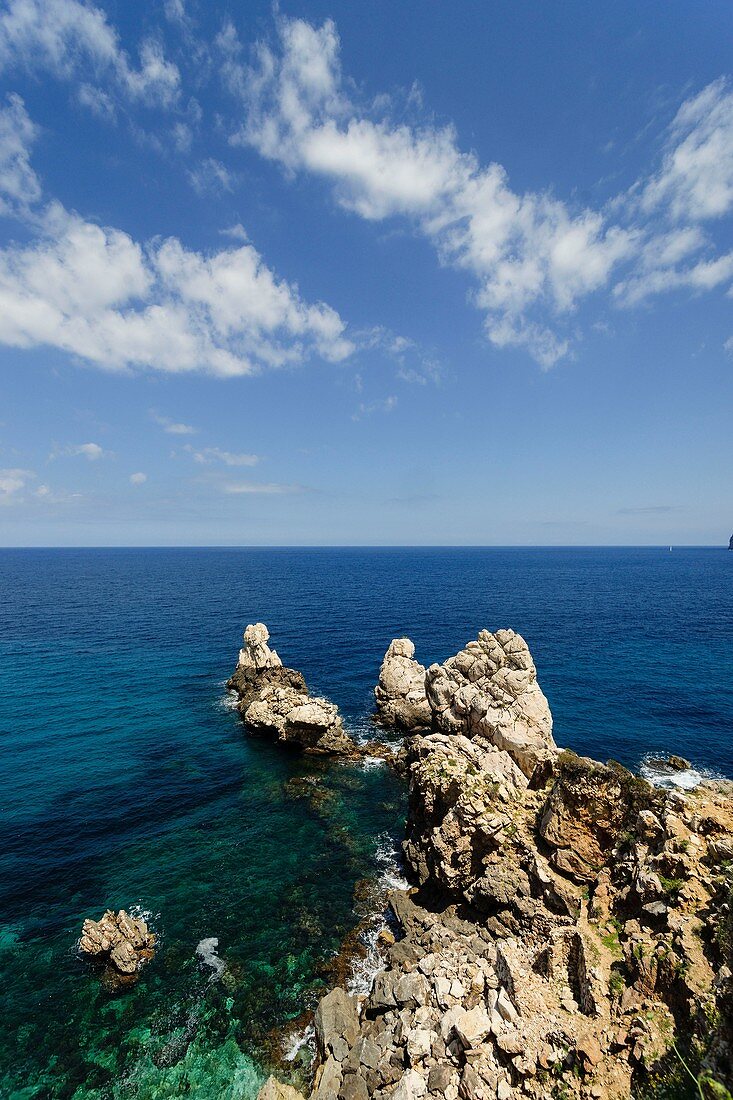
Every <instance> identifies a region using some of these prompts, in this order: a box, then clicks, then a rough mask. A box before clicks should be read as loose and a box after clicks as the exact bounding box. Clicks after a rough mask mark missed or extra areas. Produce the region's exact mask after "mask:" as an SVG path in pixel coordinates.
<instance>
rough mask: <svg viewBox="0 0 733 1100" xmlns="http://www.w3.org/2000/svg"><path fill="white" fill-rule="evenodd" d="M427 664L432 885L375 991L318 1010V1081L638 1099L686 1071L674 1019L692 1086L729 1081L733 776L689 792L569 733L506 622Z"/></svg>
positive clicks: (420, 861)
mask: <svg viewBox="0 0 733 1100" xmlns="http://www.w3.org/2000/svg"><path fill="white" fill-rule="evenodd" d="M405 655H406V656H407V659H408V660H409V659H411V656H412V654H411V653H410V654H409V655H407V654H406V653H405ZM427 683H428V691H427V697H428V699H429V701H430V706H431V710H432V714H433V732H431V733H430V734H428V735H427V736H415V737H413V738H411V739H410V740H409V741H408V743H407V745H406V747H405V750H404V755H403V762H404V766H405V768H406V771H407V776H408V782H409V808H408V821H407V831H406V839H405V844H404V852H405V859H406V863H407V866H408V870H409V872H410V873H411V876H412V878H413V880H414V882H415V883H416V884H417V885H416V886H414V887H412V888H411V889H409V890H407V891H394V892H393V893H392V895H391V898H390V905H391V908H392V910H393V913H394V917H395V919H396V921H397V924H398V926H399V929H400V935H399V936H398V938H397V939H396V940H395V942H391V938H390V937H387V938H386V939H385V944H386V946H385V949H384V956H383V962H384V969H383V970H382V971H381V972H380V973H379V974H378V975H377V976H376V979H375V981H374V983H373V986H372V989H371V992H370V994H369V995H368V996H367V997H366V998H362V999H361V1001H359V999H355V998H353V997H350V996H349V995H348V994H347V993H346V992H345V991H344V990H343V989H339V988H337V989H335V990H333V991H332V992H331V993H329V994H328V995H327V996H326V997H325V998H324V999H323V1000H322V1001H321V1004H320V1005H319V1008H318V1009H317V1011H316V1016H315V1021H314V1024H315V1032H316V1045H317V1058H316V1073H315V1077H314V1082H313V1090H312V1092H311V1094H310V1095H311V1100H326V1098H334V1100H371V1098H373V1100H415V1098H422V1097H427V1096H430V1097H435V1098H438V1097H444V1098H446V1100H459V1098H460V1100H488V1098H491V1100H511V1098H512V1097H519V1096H525V1097H533V1098H535V1100H540V1098H542V1100H544V1098H548V1097H564V1098H567V1100H624V1098H628V1097H629V1096H630V1095H631V1093H632V1089H633V1090H634V1092H635V1093H636V1091H637V1088H638V1086H639V1085H641V1084H643V1083H644V1081H645V1080H649V1079H651V1080H654V1079H656V1077H657V1076H658V1075H662V1074H664V1073H666V1072H672V1073H673V1074H674V1073H675V1072H677V1071H679V1072H680V1073H682V1074H683V1078H684V1073H686V1072H687V1071H682V1070H680V1063H679V1061H678V1059H677V1057H676V1055H674V1053H672V1046H671V1044H672V1042H673V1041H675V1042H677V1043H678V1044H679V1045H680V1047H681V1048H682V1049H683V1050H684V1051H685V1054H686V1057H687V1058H688V1059H689V1061H690V1062H691V1063H692V1065H693V1066H694V1074H693V1075H694V1076H696V1077H697V1075H698V1074H700V1077H699V1081H700V1087H699V1090H698V1091H696V1092H695V1095H699V1096H704V1097H705V1100H717V1098H720V1100H730V1096H729V1094H728V1092H726V1091H725V1090H726V1088H728V1089H729V1088H731V1087H733V1069H732V1068H731V1064H732V1063H731V1032H732V1028H731V1020H732V1013H733V975H732V974H731V969H730V962H731V958H732V957H733V878H732V877H731V866H732V865H733V783H730V782H722V781H721V782H718V783H713V782H712V781H708V782H705V783H703V784H701V785H700V786H699V787H698V788H696V789H695V790H693V791H688V792H685V794H684V795H683V794H681V793H679V792H677V791H668V790H661V789H657V788H654V787H652V786H651V785H650V784H648V783H646V782H645V781H644V780H642V779H639V778H638V777H636V776H634V775H632V774H631V773H629V772H628V771H626V770H625V769H624V768H622V767H621V766H620V765H618V764H615V763H613V762H609V764H607V765H603V764H600V763H598V762H596V761H592V760H587V759H585V758H582V757H577V756H576V755H575V754H573V753H571V752H568V751H564V752H560V751H559V750H557V749H556V748H555V747H554V742H553V741H552V734H551V718H550V714H549V708H548V706H547V702H546V700H545V697H544V695H542V692H541V691H540V690H539V687H538V686H537V683H536V675H535V669H534V664H533V662H532V659H531V657H530V655H529V651H528V650H527V646H526V644H525V643H524V641H523V640H522V639H521V638H520V637H519V635H516V634H514V633H513V632H511V631H499V632H497V633H496V634H495V635H492V634H489V633H488V632H482V634H481V635H480V636H479V639H478V641H477V642H473V643H470V644H469V645H468V646H467V647H466V649H465V650H463V651H462V652H461V653H459V654H458V655H457V657H455V658H452V659H451V660H450V661H447V662H446V664H445V665H440V666H439V665H434V666H432V668H431V669H429V670H428V673H427ZM720 1021H722V1023H721V1022H720ZM696 1044H697V1045H696ZM683 1083H684V1081H683ZM687 1083H688V1085H689V1084H690V1080H689V1077H688V1079H687ZM693 1091H695V1087H694V1086H693ZM683 1094H684V1093H683V1092H680V1093H679V1095H683ZM675 1095H677V1094H676V1093H675Z"/></svg>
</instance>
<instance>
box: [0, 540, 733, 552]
mask: <svg viewBox="0 0 733 1100" xmlns="http://www.w3.org/2000/svg"><path fill="white" fill-rule="evenodd" d="M665 549H669V550H728V549H729V547H728V545H727V543H725V542H722V543H717V542H715V543H695V542H689V543H688V542H680V543H668V542H663V543H662V542H660V543H656V542H637V543H601V542H589V543H498V542H497V543H479V542H476V543H472V542H470V543H469V542H466V543H447V542H446V543H443V542H424V543H409V542H405V543H402V542H395V543H376V542H375V543H335V542H334V543H315V542H313V543H311V542H303V543H169V544H166V543H152V542H151V543H108V544H103V543H89V544H72V543H69V544H62V545H49V544H40V543H39V544H38V545H27V544H26V545H18V546H0V552H2V551H17V550H665Z"/></svg>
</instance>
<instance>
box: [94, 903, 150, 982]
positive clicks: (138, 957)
mask: <svg viewBox="0 0 733 1100" xmlns="http://www.w3.org/2000/svg"><path fill="white" fill-rule="evenodd" d="M154 945H155V936H154V935H153V933H152V932H151V931H150V930H149V929H148V926H147V924H146V923H145V921H144V920H142V918H137V917H131V916H130V915H129V913H127V912H126V911H125V910H124V909H120V911H119V913H115V912H114V911H113V910H112V909H108V910H107V911H106V912H105V913H104V914H103V916H102V917H101V919H100V920H98V921H95V920H91V919H89V918H87V920H85V921H84V924H83V926H82V930H81V938H80V939H79V950H80V951H81V952H82V953H83V954H85V955H88V956H89V957H90V958H98V959H102V960H104V961H105V962H107V963H109V964H110V965H111V967H112V968H113V970H114V971H116V972H117V973H118V974H119V975H123V976H124V977H130V976H132V975H135V974H137V972H138V971H139V970H140V968H141V966H142V965H143V964H144V963H145V962H146V961H147V960H148V959H150V958H152V956H153V948H154Z"/></svg>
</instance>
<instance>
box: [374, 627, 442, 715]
mask: <svg viewBox="0 0 733 1100" xmlns="http://www.w3.org/2000/svg"><path fill="white" fill-rule="evenodd" d="M414 656H415V646H414V645H413V643H412V642H411V641H410V639H409V638H395V639H394V640H393V641H391V642H390V643H389V647H388V649H387V652H386V653H385V655H384V660H383V661H382V667H381V668H380V670H379V682H378V683H377V686H376V687H375V689H374V699H375V702H376V706H377V710H376V715H375V717H376V720H377V722H379V724H380V725H382V726H386V727H387V728H388V729H397V730H401V731H406V732H410V733H412V732H415V731H416V730H423V729H429V728H430V723H431V721H432V712H431V710H430V704H429V703H428V700H427V696H426V694H425V666H424V665H421V664H420V663H419V661H416V660H415V659H414Z"/></svg>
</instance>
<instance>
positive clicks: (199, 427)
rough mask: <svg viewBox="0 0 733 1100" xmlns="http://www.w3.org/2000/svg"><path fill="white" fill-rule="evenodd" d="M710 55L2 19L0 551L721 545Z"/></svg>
mask: <svg viewBox="0 0 733 1100" xmlns="http://www.w3.org/2000/svg"><path fill="white" fill-rule="evenodd" d="M732 40H733V9H731V7H730V4H728V3H722V2H721V3H718V2H716V0H709V2H707V3H705V4H702V5H701V4H698V3H682V2H672V3H669V2H666V3H652V2H647V3H645V4H643V5H639V4H632V3H599V4H592V5H589V4H587V3H585V2H583V3H574V2H571V0H566V2H564V3H562V4H554V5H552V4H546V3H529V2H527V3H522V4H515V3H512V2H506V3H491V4H481V5H479V4H474V3H468V2H466V3H460V2H459V3H454V4H443V3H432V4H425V3H420V4H418V3H412V2H401V3H399V4H395V3H394V2H391V3H387V2H384V0H372V3H370V4H369V5H368V6H367V7H365V6H364V5H355V4H346V3H343V2H333V3H330V4H324V3H320V2H311V3H308V4H307V5H305V4H296V3H283V4H281V5H280V6H278V7H273V6H272V5H270V4H264V3H263V4H259V3H254V2H250V3H248V4H247V5H241V4H239V5H237V4H219V3H210V4H204V3H203V2H201V0H152V2H151V3H148V4H145V5H143V4H136V3H133V2H126V3H125V4H122V3H117V4H112V3H108V4H102V3H100V4H98V5H96V6H95V5H93V4H91V3H88V4H82V3H80V2H79V0H5V3H0V81H2V94H1V95H0V234H2V237H1V239H0V545H6V546H12V545H61V546H63V545H144V544H148V545H176V544H182V545H194V544H204V545H207V544H211V545H222V544H227V545H228V544H237V545H240V544H241V545H248V544H395V543H397V544H400V543H401V544H416V543H439V544H440V543H443V544H464V543H465V544H481V545H489V544H498V545H526V544H530V545H550V544H559V545H570V544H582V545H587V544H595V543H598V544H647V543H648V544H666V543H677V544H683V543H691V544H708V543H710V544H715V543H718V544H719V543H721V542H723V541H724V540H726V541H727V538H728V536H729V535H730V530H731V529H733V499H732V494H731V458H730V455H731V439H730V420H731V409H732V408H733V383H732V381H731V379H732V375H733V316H732V311H731V297H732V295H733V291H732V289H731V288H732V287H733V251H732V249H733V241H732V240H731V213H732V212H733V82H731V81H730V80H729V70H730V42H731V41H732Z"/></svg>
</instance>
